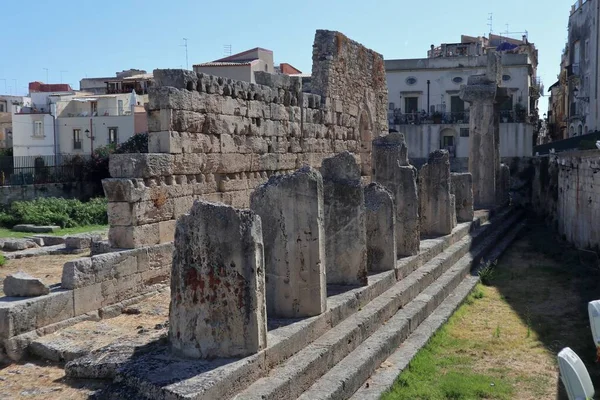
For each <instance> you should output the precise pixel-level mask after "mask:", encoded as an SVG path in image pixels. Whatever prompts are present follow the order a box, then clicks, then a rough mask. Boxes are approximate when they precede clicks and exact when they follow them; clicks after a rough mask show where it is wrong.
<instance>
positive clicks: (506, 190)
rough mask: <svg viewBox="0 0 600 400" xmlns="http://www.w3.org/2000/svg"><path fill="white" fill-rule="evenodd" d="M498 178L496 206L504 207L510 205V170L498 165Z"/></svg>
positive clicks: (506, 166) (504, 165) (507, 167)
mask: <svg viewBox="0 0 600 400" xmlns="http://www.w3.org/2000/svg"><path fill="white" fill-rule="evenodd" d="M499 175H500V178H499V179H498V189H497V193H498V205H499V206H505V205H508V204H509V203H510V168H509V166H508V165H506V164H500V171H499Z"/></svg>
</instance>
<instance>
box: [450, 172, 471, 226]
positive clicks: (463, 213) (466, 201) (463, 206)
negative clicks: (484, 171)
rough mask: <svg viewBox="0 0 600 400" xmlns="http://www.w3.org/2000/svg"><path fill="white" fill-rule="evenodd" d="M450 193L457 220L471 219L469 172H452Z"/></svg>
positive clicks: (466, 220)
mask: <svg viewBox="0 0 600 400" xmlns="http://www.w3.org/2000/svg"><path fill="white" fill-rule="evenodd" d="M451 176H452V194H453V195H454V201H455V203H456V219H457V221H458V222H471V221H473V217H474V213H473V177H472V176H471V174H470V173H452V174H451Z"/></svg>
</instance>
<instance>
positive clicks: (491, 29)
mask: <svg viewBox="0 0 600 400" xmlns="http://www.w3.org/2000/svg"><path fill="white" fill-rule="evenodd" d="M487 25H488V26H489V27H490V33H492V32H494V29H493V27H494V13H489V17H488V23H487Z"/></svg>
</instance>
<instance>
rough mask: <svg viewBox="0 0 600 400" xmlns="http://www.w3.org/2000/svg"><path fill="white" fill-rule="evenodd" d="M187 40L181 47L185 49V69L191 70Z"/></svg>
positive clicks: (185, 39)
mask: <svg viewBox="0 0 600 400" xmlns="http://www.w3.org/2000/svg"><path fill="white" fill-rule="evenodd" d="M187 41H188V40H187V38H183V44H182V45H181V46H183V47H185V69H190V66H189V63H188V44H187Z"/></svg>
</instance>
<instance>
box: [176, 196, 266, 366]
mask: <svg viewBox="0 0 600 400" xmlns="http://www.w3.org/2000/svg"><path fill="white" fill-rule="evenodd" d="M174 244H175V251H174V254H173V266H172V272H171V305H170V309H169V341H170V343H171V346H172V349H173V351H174V352H175V353H177V354H180V355H182V356H185V357H191V358H215V357H219V358H221V357H244V356H247V355H250V354H254V353H256V352H258V351H260V350H261V349H264V348H265V347H266V345H267V315H266V307H265V275H264V271H265V268H264V257H263V242H262V231H261V221H260V217H258V216H257V215H256V214H254V213H253V212H251V211H250V210H236V209H234V208H233V207H230V206H226V205H224V204H215V203H208V202H204V201H200V202H196V203H195V204H194V205H193V207H192V209H191V211H190V213H189V214H187V215H184V216H182V217H181V218H180V219H179V220H178V221H177V227H176V231H175V242H174Z"/></svg>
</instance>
